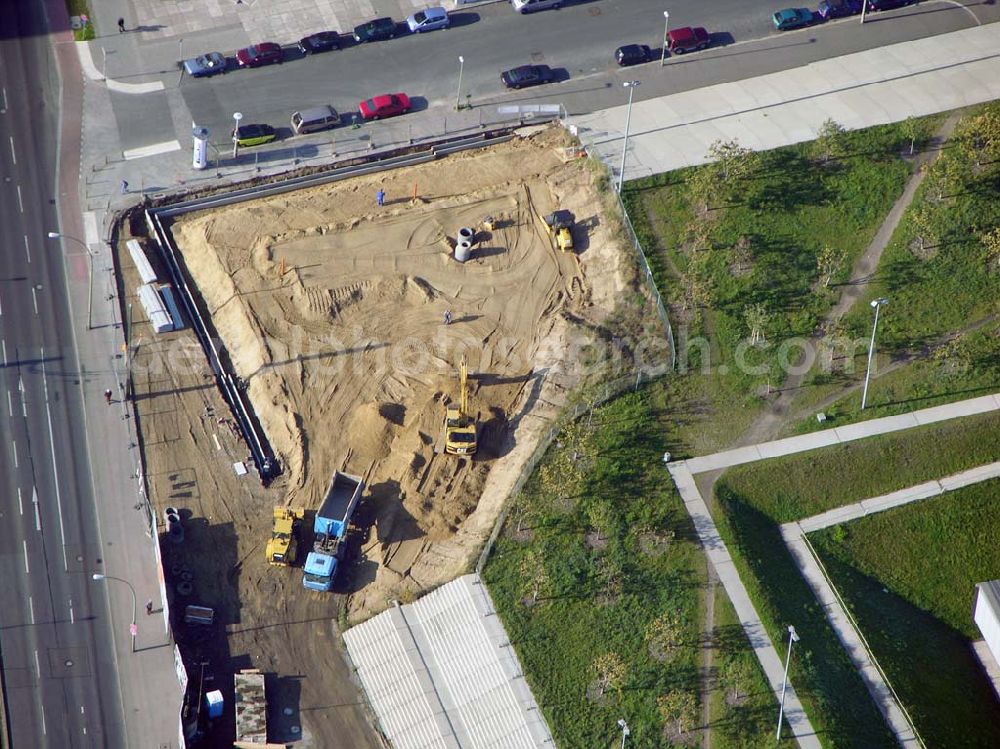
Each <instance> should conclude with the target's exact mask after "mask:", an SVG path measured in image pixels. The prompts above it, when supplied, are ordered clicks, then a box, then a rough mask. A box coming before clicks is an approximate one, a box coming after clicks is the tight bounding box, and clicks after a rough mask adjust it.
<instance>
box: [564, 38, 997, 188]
mask: <svg viewBox="0 0 1000 749" xmlns="http://www.w3.org/2000/svg"><path fill="white" fill-rule="evenodd" d="M997 50H1000V24H987V25H985V26H978V27H976V28H971V29H965V30H962V31H956V32H952V33H949V34H940V35H938V36H934V37H929V38H925V39H917V40H915V41H910V42H903V43H900V44H893V45H889V46H885V47H880V48H877V49H871V50H867V51H865V52H857V53H855V54H851V55H845V56H843V57H835V58H831V59H828V60H822V61H820V62H815V63H812V64H810V65H805V66H803V67H800V68H795V69H791V70H785V71H782V72H780V73H773V74H770V75H763V76H759V77H756V78H748V79H746V80H742V81H736V82H733V83H724V84H719V85H715V86H709V87H706V88H702V89H698V90H695V91H686V92H684V93H679V94H674V95H672V96H664V97H661V98H658V99H650V100H647V101H643V102H639V103H636V104H634V105H633V106H632V119H631V123H630V129H629V141H628V156H627V159H626V165H625V177H626V179H635V178H638V177H645V176H649V175H651V174H658V173H660V172H669V171H672V170H674V169H680V168H682V167H686V166H694V165H696V164H702V163H705V162H706V161H707V160H708V159H707V158H706V154H707V151H708V148H709V146H710V145H711V144H712V143H714V142H715V141H717V140H720V139H721V140H730V139H736V140H738V141H739V142H740V144H741V145H743V146H746V147H748V148H752V149H754V150H755V151H764V150H768V149H771V148H778V147H780V146H787V145H791V144H793V143H800V142H803V141H808V140H813V139H815V138H816V135H817V133H818V132H819V129H820V126H821V125H822V124H823V122H824V121H825V120H827V119H833V120H834V121H835V122H837V123H838V124H840V125H842V126H844V127H846V128H848V129H851V130H854V129H858V128H863V127H870V126H872V125H881V124H885V123H887V122H898V121H900V120H903V119H906V118H907V117H919V116H922V115H927V114H933V113H935V112H943V111H947V110H951V109H956V108H959V107H964V106H968V105H971V104H979V103H982V102H986V101H992V100H994V99H998V98H1000V53H998V51H997ZM625 115H626V107H625V106H620V107H613V108H611V109H604V110H600V111H597V112H593V113H591V114H586V115H580V116H577V117H573V118H572V120H571V122H572V124H573V125H574V126H575V128H576V131H577V133H578V135H579V136H580V138H581V140H583V142H584V143H585V144H586V145H587V146H588V149H589V150H590V151H591V153H594V154H595V155H597V156H599V157H600V158H601V159H602V160H603V161H604V162H605V163H607V164H608V165H609V167H611V168H612V169H613V170H614V172H615V174H617V173H618V170H619V162H620V159H621V151H622V139H623V137H624V127H625Z"/></svg>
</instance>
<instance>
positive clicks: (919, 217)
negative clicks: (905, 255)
mask: <svg viewBox="0 0 1000 749" xmlns="http://www.w3.org/2000/svg"><path fill="white" fill-rule="evenodd" d="M932 218H933V213H932V211H931V209H930V208H928V207H927V206H926V205H922V206H920V207H919V208H917V209H916V210H915V211H913V212H912V213H911V214H910V224H911V225H912V226H913V233H914V239H915V240H916V242H917V257H920V258H923V259H927V256H926V254H925V252H926V250H927V245H930V244H933V243H934V242H936V241H937V232H936V230H935V229H934V222H933V220H932Z"/></svg>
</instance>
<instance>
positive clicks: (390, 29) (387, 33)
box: [354, 18, 396, 42]
mask: <svg viewBox="0 0 1000 749" xmlns="http://www.w3.org/2000/svg"><path fill="white" fill-rule="evenodd" d="M394 36H396V22H395V21H393V20H392V19H391V18H376V19H375V20H374V21H368V22H367V23H362V24H360V25H358V26H355V27H354V41H356V42H380V41H382V40H383V39H392V38H393V37H394Z"/></svg>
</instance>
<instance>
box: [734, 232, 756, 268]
mask: <svg viewBox="0 0 1000 749" xmlns="http://www.w3.org/2000/svg"><path fill="white" fill-rule="evenodd" d="M752 266H753V247H752V246H751V244H750V237H748V236H746V235H745V234H742V235H740V238H739V239H737V240H736V244H734V245H733V270H734V272H735V273H736V274H738V275H742V274H744V273H746V272H747V271H748V270H750V268H751V267H752Z"/></svg>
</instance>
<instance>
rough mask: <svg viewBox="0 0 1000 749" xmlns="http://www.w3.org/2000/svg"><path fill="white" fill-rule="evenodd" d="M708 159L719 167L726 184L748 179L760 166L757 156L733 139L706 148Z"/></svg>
mask: <svg viewBox="0 0 1000 749" xmlns="http://www.w3.org/2000/svg"><path fill="white" fill-rule="evenodd" d="M708 158H710V159H711V160H712V161H715V162H716V163H717V164H718V165H719V168H720V169H721V170H722V175H721V176H722V181H723V182H724V183H728V184H731V183H733V182H738V181H739V180H745V179H750V178H751V177H753V176H754V174H755V173H756V172H757V168H758V166H759V165H760V159H759V158H758V156H757V154H756V153H755V152H754V151H753V150H751V149H749V148H744V147H743V146H741V145H740V142H739V141H738V140H735V139H733V140H717V141H715V142H714V143H713V144H712V145H710V146H709V147H708Z"/></svg>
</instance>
